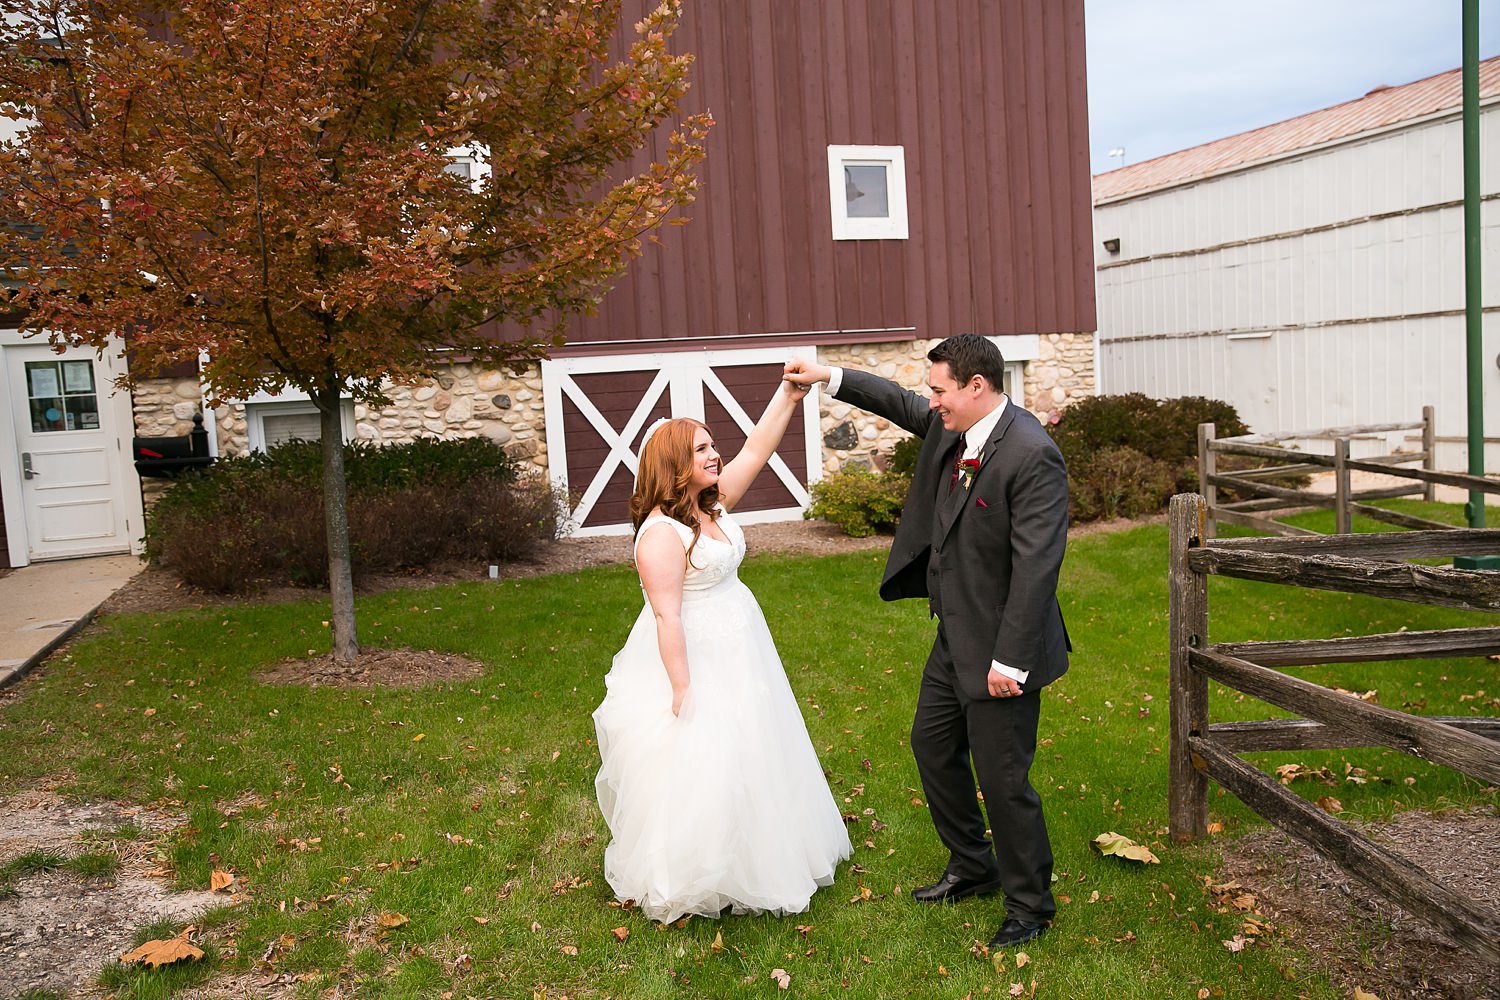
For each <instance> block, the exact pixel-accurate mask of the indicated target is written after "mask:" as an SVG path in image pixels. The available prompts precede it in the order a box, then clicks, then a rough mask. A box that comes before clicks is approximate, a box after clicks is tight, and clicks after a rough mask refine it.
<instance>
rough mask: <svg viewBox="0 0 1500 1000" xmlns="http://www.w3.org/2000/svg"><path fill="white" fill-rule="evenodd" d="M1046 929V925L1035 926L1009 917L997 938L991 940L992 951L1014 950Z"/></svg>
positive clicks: (1026, 921) (996, 933)
mask: <svg viewBox="0 0 1500 1000" xmlns="http://www.w3.org/2000/svg"><path fill="white" fill-rule="evenodd" d="M1046 929H1047V925H1046V924H1034V923H1032V922H1031V921H1029V920H1017V919H1016V918H1015V917H1009V918H1007V919H1006V921H1005V923H1003V924H1001V925H1000V929H999V930H998V931H996V932H995V936H994V937H992V938H990V951H1001V950H1003V949H1005V948H1014V947H1015V946H1016V945H1018V944H1025V943H1026V942H1027V941H1030V940H1031V939H1032V938H1035V937H1036V936H1037V935H1038V934H1040V933H1042V931H1044V930H1046Z"/></svg>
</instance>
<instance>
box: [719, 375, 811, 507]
mask: <svg viewBox="0 0 1500 1000" xmlns="http://www.w3.org/2000/svg"><path fill="white" fill-rule="evenodd" d="M808 388H809V387H808V386H805V385H797V384H795V383H793V382H782V383H781V389H780V390H779V391H777V393H776V395H775V396H773V397H771V402H770V404H769V405H768V406H767V407H766V412H765V413H762V414H761V416H760V419H759V420H757V421H756V422H755V428H754V429H753V430H752V431H751V432H750V437H749V438H747V439H746V441H745V447H743V448H741V449H740V453H739V454H738V455H736V456H734V460H733V461H732V462H730V463H729V464H728V465H726V466H724V471H722V472H720V473H719V502H720V503H722V504H723V505H724V509H725V510H733V509H734V505H735V504H737V503H739V502H740V498H741V497H743V496H744V495H745V491H746V490H748V489H749V488H750V484H751V483H753V482H755V477H756V476H758V475H760V470H761V469H764V468H765V467H766V463H767V462H769V461H770V460H771V455H772V454H774V453H775V451H776V446H777V445H779V444H780V443H781V439H782V437H784V436H785V435H786V429H787V425H788V424H790V423H791V420H792V417H793V415H795V414H796V412H797V411H798V410H799V409H801V403H802V399H803V397H804V396H806V395H807V391H808Z"/></svg>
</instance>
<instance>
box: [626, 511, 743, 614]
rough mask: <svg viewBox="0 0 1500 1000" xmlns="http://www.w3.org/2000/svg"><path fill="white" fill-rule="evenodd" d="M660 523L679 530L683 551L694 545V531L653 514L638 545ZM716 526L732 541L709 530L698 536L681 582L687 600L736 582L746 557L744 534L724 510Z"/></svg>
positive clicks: (670, 519)
mask: <svg viewBox="0 0 1500 1000" xmlns="http://www.w3.org/2000/svg"><path fill="white" fill-rule="evenodd" d="M658 523H665V524H669V525H671V526H672V527H673V528H674V529H675V530H676V532H677V536H678V537H679V538H680V539H682V546H683V548H684V549H686V548H687V547H688V546H689V545H691V544H692V542H693V529H692V528H689V527H688V526H687V525H685V524H683V523H682V522H680V521H674V520H673V519H672V518H670V517H665V516H663V515H661V514H653V515H651V516H650V517H648V518H646V520H645V522H644V523H642V525H641V530H640V531H639V532H637V533H636V536H635V537H636V544H637V545H639V544H640V539H641V536H642V535H644V534H645V533H646V530H647V529H648V528H650V527H651V526H652V525H655V524H658ZM715 524H716V525H717V526H718V527H719V528H720V529H721V530H722V531H723V532H724V537H725V538H727V539H729V541H728V542H727V543H726V542H723V541H720V540H719V539H717V538H715V537H713V536H712V535H710V534H709V533H708V532H707V531H703V532H701V533H700V534H699V535H698V544H697V545H695V546H693V553H692V556H691V558H690V559H689V560H688V569H687V576H686V577H685V578H684V580H683V582H682V596H683V600H685V601H687V600H692V599H693V597H694V595H701V594H704V592H706V591H710V590H712V589H713V588H715V587H717V586H719V585H720V584H721V583H724V582H725V581H727V580H733V579H736V578H737V577H736V571H737V570H738V569H739V566H740V562H741V561H743V560H744V558H745V533H744V532H743V531H741V530H740V526H739V525H738V524H735V523H734V519H733V518H732V517H730V516H729V513H728V512H727V511H724V510H723V508H722V507H721V508H720V514H719V518H718V520H717V521H716V522H715Z"/></svg>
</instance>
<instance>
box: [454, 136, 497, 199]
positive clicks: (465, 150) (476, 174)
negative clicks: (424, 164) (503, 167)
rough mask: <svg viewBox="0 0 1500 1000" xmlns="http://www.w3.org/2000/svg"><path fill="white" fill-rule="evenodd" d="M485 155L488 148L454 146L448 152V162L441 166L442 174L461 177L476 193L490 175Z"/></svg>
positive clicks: (488, 163) (487, 157)
mask: <svg viewBox="0 0 1500 1000" xmlns="http://www.w3.org/2000/svg"><path fill="white" fill-rule="evenodd" d="M487 153H488V147H484V146H478V145H474V146H454V147H453V148H452V149H450V150H448V153H447V156H448V162H447V163H445V164H444V165H443V172H444V173H448V174H452V175H453V176H455V177H462V178H463V179H464V180H466V181H468V182H469V186H470V187H471V188H473V189H474V190H475V191H478V190H479V185H480V182H481V181H483V180H484V179H485V178H486V177H488V176H489V175H490V162H489V156H488V155H487Z"/></svg>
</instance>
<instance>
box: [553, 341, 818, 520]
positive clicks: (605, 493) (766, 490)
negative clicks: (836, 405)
mask: <svg viewBox="0 0 1500 1000" xmlns="http://www.w3.org/2000/svg"><path fill="white" fill-rule="evenodd" d="M793 355H799V356H804V357H808V358H812V357H813V356H814V351H813V349H812V348H810V347H809V348H806V349H802V350H796V351H793V350H787V349H784V348H772V349H765V350H745V351H682V352H672V353H659V354H631V355H611V356H603V357H577V358H560V359H556V360H547V361H543V362H542V393H543V399H544V402H545V405H546V417H547V465H548V470H549V475H550V477H551V480H552V483H553V485H554V486H557V487H559V488H561V489H562V490H564V491H566V492H567V493H569V494H571V495H572V496H573V497H574V498H575V499H574V504H573V506H572V508H571V509H570V510H569V511H568V517H569V521H570V523H571V525H572V534H573V535H574V536H575V537H581V536H587V535H615V534H629V533H630V531H631V527H630V515H629V502H630V494H631V490H632V488H633V486H634V481H635V470H636V456H637V452H638V450H639V448H640V439H641V435H642V433H643V432H644V431H645V429H646V428H647V427H649V426H650V425H651V424H652V423H654V422H655V421H656V420H657V419H658V418H659V417H693V418H695V419H697V420H702V421H703V422H704V423H706V424H707V425H708V427H709V429H710V430H711V431H712V432H713V435H714V441H715V443H716V444H717V445H718V448H719V451H720V452H721V453H723V455H724V458H725V460H726V461H728V460H729V459H731V458H733V457H734V456H735V455H736V454H738V452H739V450H740V448H741V447H742V446H743V445H744V442H745V438H746V436H747V435H748V434H749V432H750V429H751V428H752V427H753V426H754V425H755V421H756V419H757V418H758V417H759V416H760V414H761V412H762V411H763V410H764V409H765V406H766V404H767V403H768V402H769V401H770V399H771V397H772V395H773V394H774V393H776V392H777V391H779V389H780V380H781V366H782V365H783V364H784V363H785V362H786V361H787V360H788V359H789V358H791V357H792V356H793ZM816 396H817V394H816V393H809V394H808V397H807V399H806V400H805V401H804V403H803V418H802V420H801V421H800V422H798V421H797V420H796V419H795V418H794V420H793V423H792V426H791V427H790V428H789V429H788V430H787V435H786V437H785V438H784V439H783V440H782V443H781V447H780V448H779V449H778V450H777V453H776V454H775V455H774V456H772V458H771V461H770V463H769V464H768V465H767V467H766V469H765V470H764V471H763V472H762V473H761V474H760V476H759V477H758V478H757V479H756V481H755V483H754V484H753V485H752V486H751V488H750V490H749V492H747V493H746V495H745V497H744V499H743V500H741V501H740V504H739V506H738V507H737V508H736V510H735V519H736V520H737V521H739V522H740V523H742V524H743V523H751V524H753V523H757V522H764V521H781V520H794V519H797V518H800V517H801V516H802V510H803V508H804V507H805V506H806V505H807V503H808V499H809V498H808V494H807V489H806V485H805V484H806V483H807V482H809V481H811V480H815V479H818V478H821V475H822V445H821V441H820V440H819V434H818V404H817V399H816Z"/></svg>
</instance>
